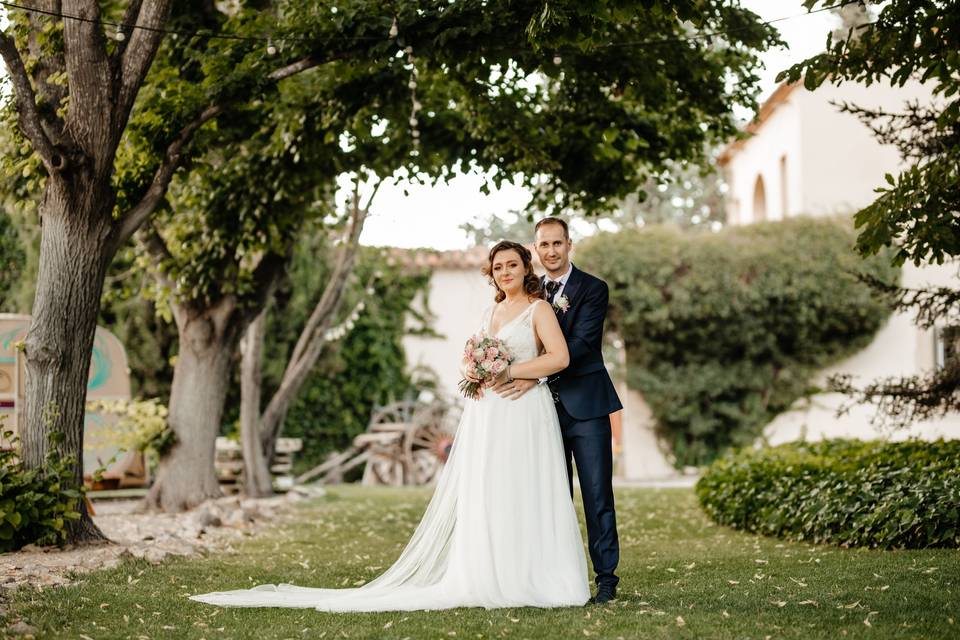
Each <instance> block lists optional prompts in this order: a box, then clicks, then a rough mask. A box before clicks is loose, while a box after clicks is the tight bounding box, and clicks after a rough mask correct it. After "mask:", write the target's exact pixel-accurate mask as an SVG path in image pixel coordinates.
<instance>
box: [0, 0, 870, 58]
mask: <svg viewBox="0 0 960 640" xmlns="http://www.w3.org/2000/svg"><path fill="white" fill-rule="evenodd" d="M859 2H861V0H844V1H843V2H837V3H836V4H832V5H829V6H825V7H820V8H819V9H812V10H810V11H807V12H806V13H799V14H794V15H790V16H783V17H781V18H774V19H772V20H765V21H763V22H760V23H757V24H762V25H771V24H775V23H777V22H783V21H785V20H793V19H795V18H802V17H804V16H809V15H813V14H815V13H821V12H823V11H833V10H836V9H840V8H842V7H845V6H847V5H849V4H857V3H859ZM0 6H3V7H7V8H8V9H18V10H20V11H26V12H29V13H34V14H39V15H46V16H52V17H55V18H61V19H64V20H76V21H78V22H86V23H90V24H99V25H101V26H104V27H113V28H115V29H117V31H118V33H117V35H116V36H115V38H116V39H117V40H123V39H125V38H126V34H124V35H123V36H121V35H120V32H121V30H126V31H130V30H135V29H139V30H141V31H150V32H153V33H162V34H166V35H171V36H174V37H175V36H178V35H179V36H186V37H195V36H196V37H202V38H210V39H221V40H241V41H248V42H261V43H268V46H269V43H270V42H271V41H273V40H280V39H282V40H291V41H299V42H314V39H312V38H306V37H297V36H289V35H284V36H283V38H278V37H277V36H275V35H272V34H264V35H251V36H245V35H239V34H235V33H227V32H225V31H190V30H186V29H170V28H165V27H150V26H147V25H141V24H124V23H120V22H111V21H109V20H96V19H93V18H87V17H84V16H79V15H72V14H68V13H63V12H62V11H50V10H47V9H40V8H38V7H27V6H24V5H21V4H17V3H16V2H9V1H8V0H0ZM757 24H750V25H747V26H743V27H733V28H730V29H725V30H720V31H711V32H704V33H698V34H693V35H690V36H684V37H678V38H654V39H648V40H635V41H625V42H609V43H606V44H600V45H597V46H596V47H595V48H596V49H603V48H613V47H629V48H642V47H646V46H655V45H661V44H673V43H682V42H693V41H697V40H704V39H707V40H709V39H711V38H713V37H717V36H724V35H729V34H733V33H738V32H742V31H751V30H754V29H756V27H757ZM399 32H400V28H399V25H398V24H397V18H396V16H394V18H393V22H392V24H391V26H390V32H389V38H387V39H390V40H392V39H395V38H396V37H397V36H398V35H399ZM341 40H343V41H350V42H372V41H384V40H386V39H384V38H382V37H377V36H365V37H364V36H359V37H344V38H341ZM502 50H506V48H504V49H502ZM515 50H516V51H518V52H520V51H524V52H526V51H529V50H528V49H523V50H521V49H515ZM558 58H559V55H555V56H554V61H556V60H557V59H558Z"/></svg>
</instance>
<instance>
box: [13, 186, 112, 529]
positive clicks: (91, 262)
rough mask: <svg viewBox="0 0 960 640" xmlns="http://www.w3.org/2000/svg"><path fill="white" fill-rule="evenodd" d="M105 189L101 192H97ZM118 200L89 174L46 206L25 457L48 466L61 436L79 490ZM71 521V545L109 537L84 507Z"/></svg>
mask: <svg viewBox="0 0 960 640" xmlns="http://www.w3.org/2000/svg"><path fill="white" fill-rule="evenodd" d="M98 187H99V188H98ZM112 203H113V198H112V194H111V193H110V191H109V181H107V182H106V188H104V186H103V184H102V183H101V182H98V181H96V180H95V179H93V178H92V177H90V176H81V177H78V178H75V179H74V180H73V181H72V182H66V181H64V180H62V179H58V178H51V179H50V180H49V182H48V186H47V190H46V192H45V194H44V201H43V204H42V206H41V215H42V218H41V219H42V224H43V235H42V239H41V242H40V269H39V274H38V277H37V290H36V295H35V298H34V303H33V309H32V312H31V313H32V317H31V321H30V329H29V331H28V333H27V337H26V340H25V343H26V346H25V351H24V355H25V358H26V385H25V398H24V402H25V405H26V406H25V420H24V422H23V425H22V428H21V433H20V437H21V455H22V457H23V462H24V465H25V466H26V467H27V468H31V469H32V468H38V467H42V466H43V464H44V460H45V458H46V456H47V453H48V451H49V446H50V434H51V433H52V432H60V433H62V434H63V437H64V439H63V442H62V444H61V445H60V446H59V451H60V453H61V454H62V455H64V456H66V457H67V458H69V459H72V460H73V464H74V470H75V471H74V481H75V482H76V485H75V486H78V487H79V486H81V485H82V483H83V422H84V414H85V405H86V397H87V379H88V377H89V372H90V355H91V352H92V350H93V342H94V337H95V334H96V330H97V315H98V313H99V310H100V294H101V292H102V289H103V279H104V276H105V272H106V268H107V264H108V263H109V260H110V255H108V253H109V252H108V250H107V249H106V248H105V245H106V240H107V237H108V236H109V234H110V210H111V208H112ZM80 509H81V519H80V520H77V521H69V522H68V529H67V541H68V542H73V543H76V542H85V541H92V540H101V539H104V536H103V534H102V533H100V531H99V529H97V527H96V525H95V524H94V523H93V521H92V520H91V519H90V517H89V515H88V514H87V511H86V506H85V504H81V505H80Z"/></svg>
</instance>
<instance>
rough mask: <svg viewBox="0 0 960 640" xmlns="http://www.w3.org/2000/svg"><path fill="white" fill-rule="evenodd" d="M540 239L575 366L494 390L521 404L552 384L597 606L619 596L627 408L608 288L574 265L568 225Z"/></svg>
mask: <svg viewBox="0 0 960 640" xmlns="http://www.w3.org/2000/svg"><path fill="white" fill-rule="evenodd" d="M534 234H535V248H536V251H537V255H538V256H540V262H541V264H543V266H544V269H546V272H547V274H546V276H545V277H544V278H543V285H544V289H545V290H546V292H547V302H549V303H550V304H552V305H553V308H554V311H555V312H556V314H557V319H558V320H559V321H560V328H561V329H562V330H563V335H564V337H565V338H566V339H567V349H568V350H569V352H570V365H569V366H568V367H567V368H566V369H564V370H563V371H561V372H560V373H559V374H556V375H555V376H553V377H551V378H550V379H549V380H546V379H541V380H540V381H537V380H513V381H512V382H504V383H501V384H500V385H499V386H497V387H496V388H495V389H494V390H495V391H496V392H497V393H499V394H500V395H501V396H503V397H505V398H519V397H520V396H522V395H523V394H524V393H526V392H527V391H529V390H530V389H532V388H533V387H534V386H536V385H537V384H549V385H550V391H551V392H552V394H553V401H554V403H555V404H556V406H557V415H558V417H559V418H560V430H561V433H562V435H563V446H564V450H565V454H566V459H567V476H568V477H569V479H570V493H571V495H572V494H573V471H572V467H571V457H572V458H573V460H574V461H576V463H577V475H578V476H579V477H580V493H581V494H582V496H583V510H584V513H585V515H586V520H587V538H588V541H589V546H590V559H591V560H592V561H593V570H594V571H595V572H596V574H597V578H596V580H597V595H596V596H595V597H594V598H593V600H592V601H593V602H597V603H604V602H609V601H611V600H613V599H614V598H616V596H617V583H618V582H619V581H620V578H618V577H617V576H616V574H614V571H615V570H616V568H617V562H618V561H619V559H620V543H619V540H618V538H617V518H616V511H615V510H614V506H613V484H612V478H613V452H612V446H611V436H610V414H611V413H613V412H615V411H617V410H618V409H620V408H622V405H621V404H620V399H619V398H618V397H617V392H616V390H615V389H614V387H613V382H611V380H610V375H609V374H608V373H607V369H606V367H605V366H604V364H603V354H602V352H601V348H602V341H603V321H604V319H605V318H606V315H607V284H606V283H605V282H604V281H603V280H600V279H599V278H596V277H594V276H592V275H590V274H588V273H584V272H583V271H580V270H579V269H577V268H575V267H574V266H573V265H572V264H571V263H570V249H571V248H573V243H572V242H571V241H570V233H569V230H568V228H567V223H566V222H564V221H563V220H561V219H559V218H544V219H542V220H540V221H539V222H538V223H537V224H536V226H535V227H534Z"/></svg>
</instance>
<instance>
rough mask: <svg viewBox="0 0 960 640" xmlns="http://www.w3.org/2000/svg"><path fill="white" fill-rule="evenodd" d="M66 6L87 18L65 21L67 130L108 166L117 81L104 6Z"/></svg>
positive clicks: (89, 2)
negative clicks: (104, 27) (103, 26)
mask: <svg viewBox="0 0 960 640" xmlns="http://www.w3.org/2000/svg"><path fill="white" fill-rule="evenodd" d="M62 6H63V13H64V14H66V15H71V16H77V17H81V18H83V20H71V19H64V20H63V43H64V60H65V61H66V65H67V86H68V88H69V92H70V102H69V104H68V107H67V128H68V130H69V131H70V134H71V136H72V138H73V139H74V140H75V141H77V142H78V143H80V146H81V148H83V149H84V151H85V152H86V153H87V154H88V155H89V156H90V157H91V158H93V159H95V160H97V161H100V162H102V163H106V162H107V161H108V160H111V159H112V146H111V145H110V140H109V138H110V137H111V134H112V132H111V131H110V128H109V123H110V116H111V114H112V113H113V104H112V100H111V98H112V95H111V94H112V89H113V82H112V78H111V75H110V60H109V59H108V58H107V43H106V39H105V38H104V35H103V30H102V29H101V28H100V25H99V21H100V5H99V3H98V2H97V1H96V0H64V2H63V3H62ZM99 168H100V169H105V167H103V166H101V167H99Z"/></svg>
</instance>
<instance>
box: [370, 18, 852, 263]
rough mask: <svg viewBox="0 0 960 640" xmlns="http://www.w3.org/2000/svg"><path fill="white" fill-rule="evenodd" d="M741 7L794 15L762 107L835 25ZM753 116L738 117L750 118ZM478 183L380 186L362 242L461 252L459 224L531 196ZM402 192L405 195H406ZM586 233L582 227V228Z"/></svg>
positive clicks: (772, 62)
mask: <svg viewBox="0 0 960 640" xmlns="http://www.w3.org/2000/svg"><path fill="white" fill-rule="evenodd" d="M740 4H741V5H742V6H744V7H747V8H748V9H750V10H751V11H753V12H755V13H756V14H757V15H759V16H760V17H761V18H762V19H763V20H775V19H777V18H783V17H787V16H797V17H794V18H792V19H790V20H784V21H782V22H777V23H775V24H774V26H775V27H776V28H777V29H779V30H780V33H781V37H782V39H783V40H784V41H785V42H786V43H787V44H788V46H789V49H777V50H774V51H770V52H768V53H767V54H766V55H765V57H764V65H765V67H766V69H765V71H764V72H763V73H762V74H761V85H760V86H761V91H762V93H761V102H762V100H763V98H765V97H766V96H768V95H770V93H772V92H773V90H774V89H775V88H776V83H775V82H774V78H775V77H776V75H777V73H778V72H779V71H781V70H783V69H785V68H787V67H789V66H790V65H791V64H793V63H794V62H798V61H800V60H803V59H806V58H808V57H810V56H811V55H814V54H816V53H817V52H818V51H820V50H822V48H823V46H824V44H825V42H826V37H827V33H828V32H829V31H830V30H831V29H832V28H833V27H834V26H835V25H836V24H837V18H836V17H834V16H833V15H832V14H831V13H829V12H823V13H816V14H812V15H806V10H805V9H804V8H803V5H802V4H801V1H800V0H741V2H740ZM751 116H752V114H747V113H745V114H741V117H744V118H749V117H751ZM480 183H481V180H480V179H479V178H478V177H476V176H470V175H467V176H461V177H459V178H457V179H455V180H452V181H451V183H450V184H449V185H446V186H436V187H421V186H419V185H399V186H393V185H387V184H385V185H383V186H382V187H381V188H380V191H379V192H378V193H377V197H376V199H375V201H374V202H373V205H372V206H371V208H370V217H369V218H368V219H367V221H366V224H365V225H364V229H363V234H362V235H361V236H360V241H361V242H362V243H363V244H368V245H380V246H397V247H408V248H414V247H431V248H434V249H465V248H467V247H469V246H470V245H471V244H472V242H471V241H470V239H469V238H468V237H467V234H466V233H464V231H463V230H461V229H460V225H461V224H463V223H464V222H467V221H473V220H477V219H479V220H488V219H489V218H490V217H491V216H492V215H500V216H502V215H503V214H505V213H507V212H508V211H511V210H519V209H523V208H524V206H526V204H527V202H528V201H529V198H530V196H529V194H528V193H527V191H526V190H525V189H522V188H519V187H510V188H504V189H502V190H500V191H498V192H493V193H491V195H490V196H485V195H483V194H482V193H480V191H479V190H478V187H479V185H480ZM404 188H406V189H407V191H408V193H409V196H404V194H403V189H404ZM581 229H584V230H585V227H581Z"/></svg>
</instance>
